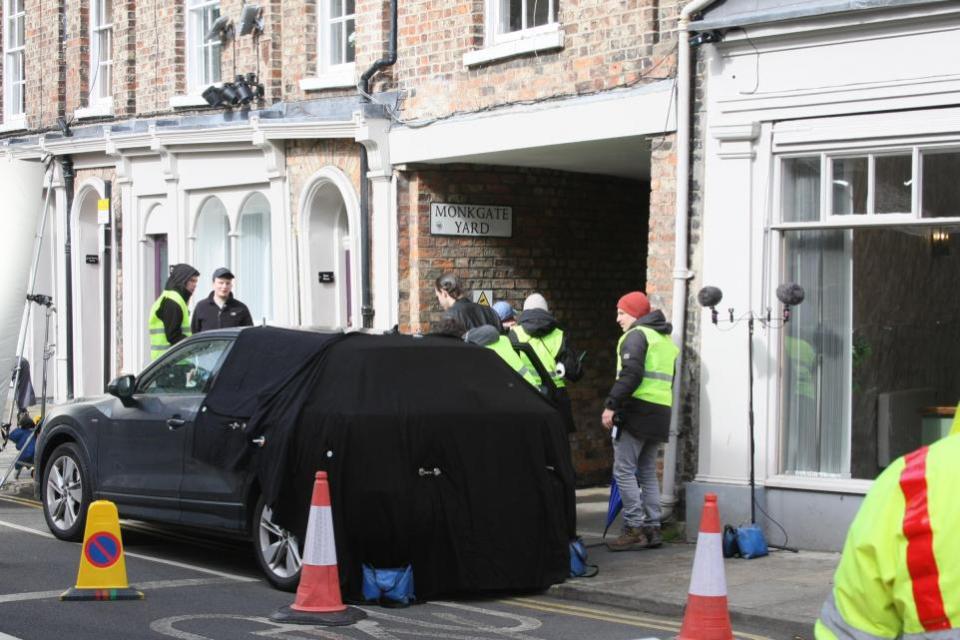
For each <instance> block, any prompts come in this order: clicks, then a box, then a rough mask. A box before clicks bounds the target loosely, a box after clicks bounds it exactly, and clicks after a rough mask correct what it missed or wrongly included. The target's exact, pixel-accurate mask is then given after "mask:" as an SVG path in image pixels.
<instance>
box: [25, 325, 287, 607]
mask: <svg viewBox="0 0 960 640" xmlns="http://www.w3.org/2000/svg"><path fill="white" fill-rule="evenodd" d="M240 331H241V330H240V329H223V330H217V331H208V332H204V333H201V334H198V335H195V336H192V337H190V338H188V339H187V340H184V341H183V342H180V343H179V344H177V345H175V346H174V347H173V348H171V349H170V350H169V351H168V352H167V353H165V354H164V355H163V356H162V357H161V358H159V359H158V360H156V361H154V362H153V363H151V364H150V365H149V366H148V367H147V368H146V369H145V370H144V371H143V372H142V373H141V374H140V375H139V376H136V377H134V376H132V375H125V376H121V377H119V378H117V379H116V380H114V381H112V382H111V383H110V384H109V385H108V387H107V391H108V395H105V396H102V397H98V398H92V399H85V400H80V401H77V402H74V403H71V404H67V405H63V406H60V407H57V408H56V409H55V410H53V411H51V412H50V414H49V415H48V417H47V418H46V420H45V421H44V425H43V428H42V431H41V435H40V438H39V441H38V446H37V456H36V462H37V467H36V468H37V469H38V473H37V476H36V477H37V492H38V494H39V497H40V499H41V500H42V502H43V514H44V517H45V518H46V521H47V525H48V526H49V528H50V531H51V532H52V533H53V534H54V535H55V536H56V537H57V538H60V539H61V540H79V539H81V538H82V536H83V529H84V523H85V520H86V513H87V507H88V506H89V504H90V503H91V502H92V501H93V500H110V501H112V502H114V503H115V504H116V505H117V509H118V510H119V512H120V515H121V517H124V518H132V519H137V520H148V521H153V522H160V523H169V524H177V525H185V526H190V527H200V528H204V529H208V530H213V531H216V532H218V533H228V534H233V535H238V536H247V537H251V538H252V539H253V543H254V544H253V546H254V550H255V552H256V557H257V561H258V563H259V564H260V567H261V568H262V569H263V571H264V573H265V574H266V577H267V579H268V580H269V581H270V582H271V583H272V584H273V585H275V586H277V587H279V588H282V589H287V590H291V589H294V588H296V585H297V581H298V580H299V573H300V551H299V547H298V543H297V539H296V537H294V536H292V535H290V534H289V533H287V532H286V531H285V530H283V529H282V528H280V527H279V526H277V525H276V524H275V523H274V522H273V519H272V515H273V514H272V511H271V509H270V508H269V507H267V506H265V505H264V502H263V500H262V499H261V498H260V494H259V489H258V486H257V482H256V478H255V474H254V473H252V472H250V471H247V470H239V471H232V470H225V469H223V468H220V467H215V466H212V465H210V464H207V463H204V462H202V461H201V460H199V459H198V458H197V457H196V456H195V455H194V451H193V443H194V437H193V430H194V419H195V418H196V416H197V412H198V411H199V410H200V407H201V405H202V403H203V400H204V398H205V396H206V393H207V391H208V390H209V388H210V386H211V385H212V383H213V381H214V379H215V378H216V375H217V372H218V371H219V369H220V367H221V365H222V364H223V362H224V360H225V358H226V356H227V353H228V352H229V351H230V349H231V348H232V347H233V345H234V342H235V340H236V338H237V336H238V335H239V333H240ZM238 428H239V426H238Z"/></svg>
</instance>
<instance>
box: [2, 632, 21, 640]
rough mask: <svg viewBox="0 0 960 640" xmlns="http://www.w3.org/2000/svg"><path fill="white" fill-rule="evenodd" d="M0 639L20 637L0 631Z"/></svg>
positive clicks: (16, 638) (15, 639)
mask: <svg viewBox="0 0 960 640" xmlns="http://www.w3.org/2000/svg"><path fill="white" fill-rule="evenodd" d="M0 640H20V638H18V637H16V636H11V635H7V634H6V633H4V632H3V631H0Z"/></svg>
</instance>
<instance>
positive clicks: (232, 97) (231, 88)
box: [220, 82, 240, 105]
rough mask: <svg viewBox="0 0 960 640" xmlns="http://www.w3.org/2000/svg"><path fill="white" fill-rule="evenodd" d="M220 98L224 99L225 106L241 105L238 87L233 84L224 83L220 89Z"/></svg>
mask: <svg viewBox="0 0 960 640" xmlns="http://www.w3.org/2000/svg"><path fill="white" fill-rule="evenodd" d="M220 97H221V98H223V101H224V103H225V104H228V105H233V104H240V92H239V91H238V90H237V85H235V84H234V83H232V82H224V83H223V86H222V87H220Z"/></svg>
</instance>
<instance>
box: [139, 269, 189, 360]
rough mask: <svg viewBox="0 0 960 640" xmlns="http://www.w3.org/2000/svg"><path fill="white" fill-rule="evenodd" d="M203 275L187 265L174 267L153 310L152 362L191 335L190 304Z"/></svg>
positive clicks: (149, 318)
mask: <svg viewBox="0 0 960 640" xmlns="http://www.w3.org/2000/svg"><path fill="white" fill-rule="evenodd" d="M199 277H200V272H199V271H197V270H196V269H194V268H193V267H191V266H190V265H188V264H175V265H173V267H171V268H170V277H169V278H167V283H166V284H165V285H164V287H163V292H162V293H161V294H160V297H159V298H157V300H156V302H154V303H153V306H152V307H150V314H149V315H148V316H147V329H148V330H149V331H150V360H151V361H152V360H156V359H157V358H159V357H160V356H161V355H163V353H164V352H165V351H166V350H167V349H169V348H170V347H171V346H172V345H175V344H177V343H178V342H180V341H181V340H183V339H184V338H186V337H187V336H189V335H190V309H189V308H188V307H187V303H188V302H189V301H190V296H191V295H193V292H194V290H195V289H196V288H197V280H198V278H199Z"/></svg>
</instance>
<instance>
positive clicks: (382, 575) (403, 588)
mask: <svg viewBox="0 0 960 640" xmlns="http://www.w3.org/2000/svg"><path fill="white" fill-rule="evenodd" d="M361 592H362V593H363V599H364V600H366V601H367V602H372V603H377V604H379V605H381V606H384V607H409V606H410V604H411V603H412V602H414V601H415V600H416V599H417V597H416V596H415V595H414V594H413V566H412V565H409V564H408V565H407V566H405V567H400V568H398V569H377V568H376V567H371V566H370V565H368V564H364V565H363V587H362V590H361Z"/></svg>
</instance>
